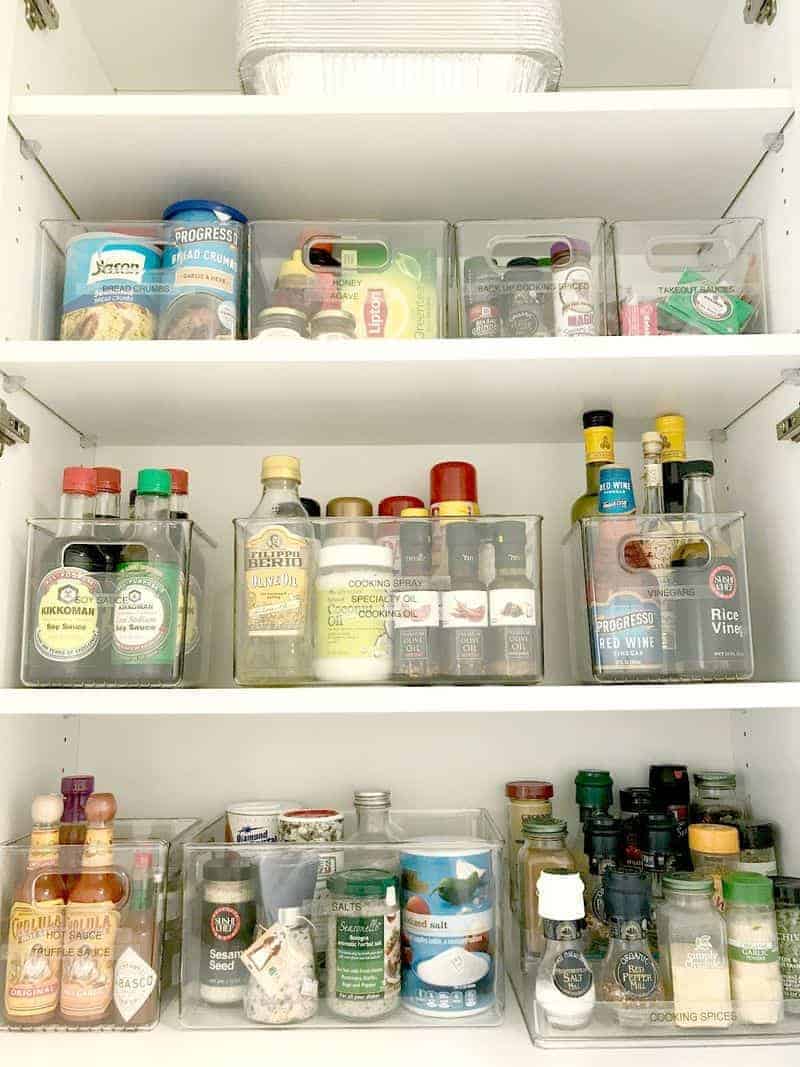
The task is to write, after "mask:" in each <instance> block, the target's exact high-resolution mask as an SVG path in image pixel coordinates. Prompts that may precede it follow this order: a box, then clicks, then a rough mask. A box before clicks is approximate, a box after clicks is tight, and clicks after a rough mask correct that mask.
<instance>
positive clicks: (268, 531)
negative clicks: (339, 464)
mask: <svg viewBox="0 0 800 1067" xmlns="http://www.w3.org/2000/svg"><path fill="white" fill-rule="evenodd" d="M406 523H415V524H417V527H418V529H419V530H420V534H421V536H422V537H423V540H424V542H425V544H426V545H427V546H428V551H429V552H430V561H431V562H430V570H428V566H429V565H428V564H427V563H425V564H424V565H423V566H422V570H423V571H424V572H425V573H424V574H422V575H420V574H419V571H418V570H417V571H414V569H413V567H411V568H410V567H408V566H407V565H404V563H403V551H402V549H401V537H403V536H405V534H401V526H403V524H406ZM420 523H421V526H420ZM234 526H235V533H236V584H235V588H236V594H235V620H234V675H235V680H236V683H237V684H238V685H242V686H269V685H307V684H344V685H358V684H369V683H374V684H383V685H386V684H389V683H397V684H431V683H436V682H444V683H449V684H453V683H465V684H470V683H472V684H479V683H481V682H490V683H493V684H496V683H498V682H500V683H521V684H531V683H535V682H538V681H541V678H542V676H543V674H544V662H543V636H542V635H543V622H542V564H541V518H540V517H539V516H537V515H528V516H507V517H500V516H492V517H484V516H481V517H479V518H467V517H464V518H454V519H450V518H446V519H432V520H427V519H422V520H419V519H410V518H406V519H388V518H355V519H315V520H314V521H313V523H310V522H309V521H308V520H280V521H274V520H269V521H265V520H264V519H236V520H234ZM453 527H455V529H453ZM499 531H502V532H499ZM462 538H463V539H464V541H463V544H462V546H461V549H460V551H459V553H458V554H457V555H458V560H456V557H455V555H454V553H453V551H452V548H451V549H450V550H449V549H448V545H451V546H452V544H454V543H455V542H456V541H457V540H460V539H462ZM502 538H504V539H505V540H504V541H503V540H501V539H502ZM509 538H512V539H514V540H515V543H516V545H517V547H516V548H515V550H514V552H513V553H512V556H511V557H508V558H509V559H511V567H512V569H511V570H509V569H508V568H506V567H503V566H501V565H500V564H499V563H498V561H502V560H503V559H504V556H503V552H504V545H505V547H506V548H508V546H509V544H510V541H509ZM465 568H466V571H468V572H469V573H470V574H471V575H473V577H472V578H466V579H465V577H464V573H465Z"/></svg>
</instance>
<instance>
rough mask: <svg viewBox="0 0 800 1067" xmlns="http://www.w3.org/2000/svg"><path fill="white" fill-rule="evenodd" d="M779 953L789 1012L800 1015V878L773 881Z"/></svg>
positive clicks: (785, 998) (774, 879)
mask: <svg viewBox="0 0 800 1067" xmlns="http://www.w3.org/2000/svg"><path fill="white" fill-rule="evenodd" d="M772 885H773V888H774V890H775V920H776V923H777V927H778V953H779V960H778V962H779V963H780V967H781V977H782V979H783V999H784V1006H785V1008H786V1011H787V1012H789V1013H790V1014H791V1015H797V1014H798V1013H800V878H773V879H772Z"/></svg>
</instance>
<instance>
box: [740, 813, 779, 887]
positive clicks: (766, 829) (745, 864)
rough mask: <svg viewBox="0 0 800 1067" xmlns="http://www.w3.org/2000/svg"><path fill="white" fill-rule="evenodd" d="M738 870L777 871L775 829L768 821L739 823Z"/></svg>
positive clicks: (770, 872)
mask: <svg viewBox="0 0 800 1067" xmlns="http://www.w3.org/2000/svg"><path fill="white" fill-rule="evenodd" d="M739 847H740V852H739V870H740V871H750V872H751V873H752V874H765V875H766V876H767V877H768V878H772V877H774V876H775V875H776V874H777V873H778V861H777V858H776V856H775V830H774V827H773V825H772V823H769V822H745V823H741V824H740V825H739Z"/></svg>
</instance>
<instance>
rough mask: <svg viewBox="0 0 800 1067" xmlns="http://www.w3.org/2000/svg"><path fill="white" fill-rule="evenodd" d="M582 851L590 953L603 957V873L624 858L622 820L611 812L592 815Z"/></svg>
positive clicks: (605, 940)
mask: <svg viewBox="0 0 800 1067" xmlns="http://www.w3.org/2000/svg"><path fill="white" fill-rule="evenodd" d="M584 852H585V854H586V856H587V857H588V860H589V872H588V875H587V876H586V881H585V904H586V928H587V940H588V949H587V950H588V952H589V955H590V956H592V957H593V958H595V959H602V958H603V956H605V954H606V950H607V948H608V920H607V918H606V907H605V898H604V889H603V874H604V873H605V871H607V870H608V869H609V867H618V866H621V864H622V858H623V836H622V823H621V821H620V820H619V819H615V818H614V817H613V816H612V815H593V816H592V817H591V818H590V819H589V820H588V821H587V823H586V826H585V828H584Z"/></svg>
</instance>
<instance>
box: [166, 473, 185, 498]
mask: <svg viewBox="0 0 800 1067" xmlns="http://www.w3.org/2000/svg"><path fill="white" fill-rule="evenodd" d="M164 470H165V471H168V472H169V475H170V477H171V478H172V492H173V494H177V495H178V496H188V495H189V472H188V471H185V470H182V469H181V468H180V467H165V468H164Z"/></svg>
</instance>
